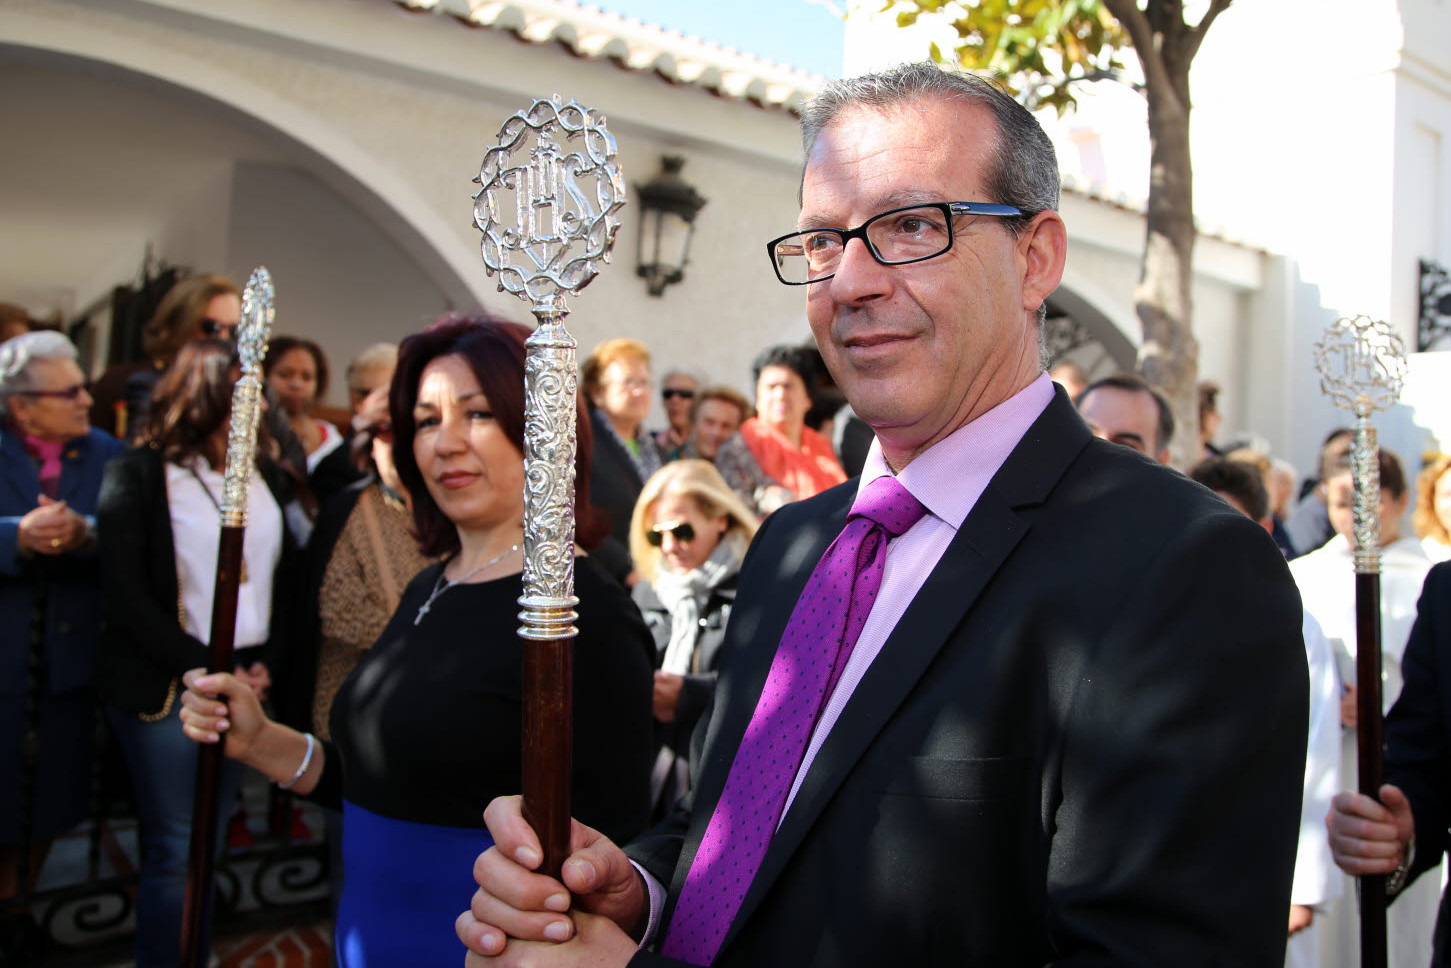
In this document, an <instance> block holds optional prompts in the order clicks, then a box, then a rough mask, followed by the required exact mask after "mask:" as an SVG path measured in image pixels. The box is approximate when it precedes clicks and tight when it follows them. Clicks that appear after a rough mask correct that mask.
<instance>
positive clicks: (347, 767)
mask: <svg viewBox="0 0 1451 968" xmlns="http://www.w3.org/2000/svg"><path fill="white" fill-rule="evenodd" d="M528 335H529V330H528V329H527V328H525V327H523V326H519V325H517V324H514V323H505V322H500V321H496V320H492V319H489V318H487V317H484V318H479V317H446V318H445V319H443V320H442V321H440V322H438V323H436V324H434V325H433V326H431V327H429V328H428V329H426V330H424V331H423V332H422V333H419V334H416V335H414V336H410V337H409V338H408V339H406V340H404V341H403V344H402V346H401V347H400V348H399V354H398V369H397V371H396V373H395V374H394V378H393V383H392V386H391V392H390V400H389V403H390V407H389V409H390V416H391V420H392V425H393V426H392V429H393V459H394V461H395V463H396V464H397V466H398V476H399V479H400V481H401V482H402V484H403V486H404V488H405V489H406V490H407V492H408V494H409V495H410V496H411V499H412V512H413V523H414V530H415V533H416V534H417V535H418V536H419V539H420V543H421V545H422V549H423V552H424V553H425V554H428V555H436V556H440V557H443V559H444V560H443V561H442V562H439V563H438V564H435V565H432V566H430V567H428V568H425V569H424V570H423V571H422V572H420V573H419V574H418V576H417V577H416V578H414V579H413V581H412V582H411V583H409V585H408V587H407V588H406V589H405V590H404V592H403V596H402V599H401V601H400V602H399V605H398V610H397V612H396V613H395V614H394V615H393V618H392V620H391V621H389V623H388V626H387V628H385V629H384V630H383V633H382V635H381V636H379V638H378V641H377V642H375V643H374V644H373V647H372V648H371V649H369V650H368V651H367V652H366V653H365V654H364V655H363V656H362V658H361V659H360V660H359V662H358V665H357V668H355V669H354V670H353V672H352V674H351V675H349V677H348V679H347V681H345V682H344V683H343V685H342V687H341V688H340V689H339V690H338V693H337V695H336V697H335V698H334V700H333V705H332V711H331V714H330V717H329V726H330V728H331V732H332V740H331V742H324V743H319V742H318V741H317V739H316V737H314V736H313V735H312V734H310V733H302V732H298V731H296V730H292V729H289V728H287V727H286V726H282V725H280V724H278V723H275V722H272V721H271V720H268V719H265V718H264V717H263V716H262V715H261V713H260V710H259V708H258V706H257V704H256V703H255V702H253V701H252V699H251V697H250V696H249V695H248V693H247V690H245V689H240V688H239V687H238V686H237V684H236V683H235V682H233V681H232V680H231V679H230V677H228V676H225V675H214V676H200V675H198V673H199V672H200V670H197V673H190V674H188V684H189V686H190V688H189V689H188V691H187V693H186V695H185V697H184V699H183V702H184V704H185V710H184V712H183V714H182V715H183V722H184V723H185V726H186V733H187V735H188V736H190V737H191V738H192V739H194V740H196V741H198V742H217V740H218V737H219V736H220V735H222V734H223V733H225V735H226V736H227V743H226V753H227V755H228V756H229V757H235V758H239V759H241V760H242V761H243V762H245V763H247V764H248V765H251V766H253V767H255V768H256V769H258V770H260V771H261V772H262V773H263V774H265V775H266V776H268V777H270V778H272V779H273V780H275V781H277V782H279V783H282V784H284V785H287V786H289V787H291V788H292V789H294V790H296V791H297V792H299V793H302V794H305V795H306V794H312V795H313V796H314V798H315V799H318V800H320V801H322V802H325V803H327V802H331V803H340V804H341V806H342V810H343V869H344V885H343V892H342V897H341V899H340V902H339V905H338V915H337V922H336V929H335V932H334V938H335V942H334V950H335V951H336V952H337V954H338V958H339V962H340V964H341V965H342V968H415V966H433V965H451V964H456V963H458V961H459V959H460V955H461V953H462V952H461V949H460V948H459V943H458V938H457V936H456V935H455V933H454V928H453V924H454V919H455V918H456V917H457V915H458V905H459V900H460V899H461V898H467V897H469V896H470V894H471V893H472V892H473V890H474V886H475V885H474V883H473V879H472V877H471V876H470V870H469V864H468V862H467V861H464V862H462V863H461V859H463V858H472V857H476V856H478V854H480V853H482V852H483V851H484V850H487V849H488V847H489V846H490V843H491V841H490V840H489V834H488V831H487V830H486V829H485V827H484V824H483V812H484V808H485V807H486V806H488V804H489V802H490V801H491V800H492V799H494V798H495V797H497V796H500V795H503V794H507V793H514V792H516V791H518V790H519V789H520V775H521V771H522V754H521V743H522V735H521V723H520V717H521V712H522V709H521V707H522V703H523V696H522V672H523V646H522V644H521V642H520V640H519V637H518V634H517V629H518V626H519V621H518V618H517V614H518V611H519V605H518V599H519V597H520V595H521V594H522V592H523V587H524V586H523V576H522V574H521V572H522V570H523V565H524V562H523V543H524V538H523V518H524V459H523V446H524V355H525V349H524V341H525V339H526V338H527V337H528ZM577 417H578V418H581V419H580V421H579V441H578V447H577V450H576V458H575V473H576V478H575V480H576V491H575V517H576V522H577V526H576V533H575V538H576V541H577V542H578V543H579V545H580V546H582V547H589V546H591V545H592V544H594V543H595V542H596V541H598V540H599V539H600V538H601V537H602V536H603V534H604V533H605V532H606V531H607V529H608V525H607V524H604V523H603V522H602V521H599V520H598V519H597V518H596V516H595V515H594V514H593V513H592V512H591V510H590V505H589V484H588V481H589V453H590V447H589V444H590V440H589V423H588V422H587V421H586V420H584V419H582V417H583V414H582V413H581V414H578V415H577ZM574 583H575V584H574V587H575V594H576V595H577V596H578V597H579V605H578V606H577V609H578V612H579V621H578V622H577V623H575V624H576V625H577V627H578V628H579V637H578V639H577V641H576V643H575V648H574V736H573V744H574V749H573V754H574V756H573V767H574V769H573V778H572V780H573V782H572V786H573V803H572V812H573V813H574V815H575V816H576V817H578V818H579V819H580V820H581V822H583V823H587V824H589V825H590V826H592V827H594V828H596V829H598V830H601V831H603V832H605V833H606V834H607V835H608V836H609V837H611V838H612V839H615V840H622V839H628V838H630V837H631V836H633V835H634V834H635V833H637V832H638V831H639V830H640V829H642V828H643V826H644V824H645V821H646V819H647V817H648V814H649V803H648V794H649V773H650V757H651V755H652V746H651V735H650V653H651V648H650V634H649V632H648V630H647V629H646V628H645V626H644V624H643V623H642V622H641V621H640V616H639V613H638V612H637V611H636V610H635V607H634V606H633V605H632V604H631V602H630V600H629V597H628V595H626V593H625V591H624V590H623V589H622V588H621V587H620V586H619V585H617V584H616V583H615V582H613V581H612V580H611V579H610V578H609V577H608V576H607V575H605V573H604V572H603V571H602V570H601V569H600V568H599V567H598V565H597V564H596V563H595V561H594V559H593V558H592V557H580V558H577V559H576V560H575V573H574ZM218 697H225V698H226V700H227V703H226V704H225V705H223V704H222V703H220V702H219V701H218Z"/></svg>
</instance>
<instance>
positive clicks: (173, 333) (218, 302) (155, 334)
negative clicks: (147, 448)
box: [91, 273, 242, 440]
mask: <svg viewBox="0 0 1451 968" xmlns="http://www.w3.org/2000/svg"><path fill="white" fill-rule="evenodd" d="M241 321H242V290H241V289H239V288H238V287H237V284H236V283H235V282H233V281H232V280H230V279H228V278H227V277H226V276H218V275H212V274H210V273H198V274H197V275H194V276H186V277H185V278H182V279H179V280H177V282H176V284H175V285H173V286H172V287H171V288H170V289H168V290H167V292H166V295H165V296H162V297H161V302H160V303H158V304H157V306H156V312H154V313H153V314H152V316H151V318H150V319H149V320H147V322H146V325H145V326H143V327H142V329H141V352H142V354H143V355H144V356H145V359H143V360H141V361H140V362H137V363H117V364H116V365H115V366H112V367H110V368H109V369H108V370H106V372H105V373H103V374H101V378H100V379H99V380H97V381H96V385H95V388H94V389H95V393H94V396H95V402H94V403H93V404H92V406H91V423H93V424H95V425H96V426H97V427H100V428H101V429H102V430H105V431H107V432H109V433H113V434H115V435H116V436H117V437H121V438H123V439H126V440H135V439H136V438H137V437H138V436H140V434H141V432H142V431H143V430H145V428H146V413H147V408H148V407H149V406H150V402H151V390H152V388H154V387H155V386H156V382H157V381H158V380H160V379H161V374H162V373H163V372H165V371H166V368H167V367H168V366H170V365H171V361H172V360H174V359H176V354H177V353H178V352H179V351H180V350H181V348H182V347H183V346H185V345H186V344H187V343H189V342H191V341H192V340H194V339H222V340H232V339H235V338H236V333H237V326H238V324H239V323H240V322H241Z"/></svg>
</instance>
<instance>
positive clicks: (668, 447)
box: [655, 370, 700, 463]
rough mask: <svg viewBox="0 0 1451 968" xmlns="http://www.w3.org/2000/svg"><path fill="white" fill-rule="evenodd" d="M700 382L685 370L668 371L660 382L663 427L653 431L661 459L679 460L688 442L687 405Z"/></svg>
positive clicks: (691, 400)
mask: <svg viewBox="0 0 1451 968" xmlns="http://www.w3.org/2000/svg"><path fill="white" fill-rule="evenodd" d="M699 389H700V383H699V382H698V381H697V380H696V379H695V377H694V376H692V375H691V374H689V373H686V372H685V371H684V370H671V371H670V372H669V373H666V374H665V377H664V379H662V380H661V381H660V402H661V403H663V404H665V429H664V430H660V431H657V432H656V434H655V446H656V447H658V448H659V449H660V460H661V461H662V462H663V463H668V462H670V461H672V460H679V459H680V458H681V457H682V456H683V455H684V452H685V445H686V444H688V443H690V405H691V404H692V403H694V402H695V394H696V392H697V391H698V390H699Z"/></svg>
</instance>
